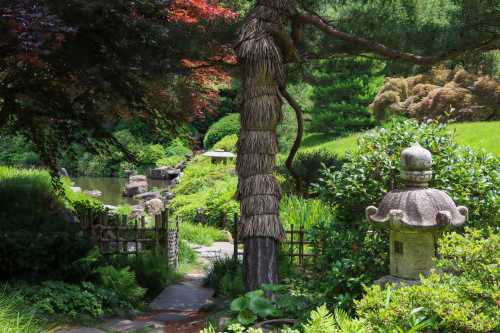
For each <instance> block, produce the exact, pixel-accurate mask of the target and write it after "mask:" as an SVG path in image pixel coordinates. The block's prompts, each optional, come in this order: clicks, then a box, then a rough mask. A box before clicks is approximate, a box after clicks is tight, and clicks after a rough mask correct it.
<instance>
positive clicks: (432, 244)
mask: <svg viewBox="0 0 500 333" xmlns="http://www.w3.org/2000/svg"><path fill="white" fill-rule="evenodd" d="M401 178H402V179H403V181H404V184H405V186H404V188H402V189H396V190H392V191H391V192H389V193H387V194H386V195H385V196H384V198H383V199H382V201H381V202H380V204H379V207H378V208H377V207H374V206H370V207H367V208H366V217H367V219H368V221H370V222H371V223H373V224H375V225H383V226H387V227H388V228H389V229H390V242H391V248H390V259H391V275H392V276H395V277H398V278H403V279H418V277H419V274H423V273H427V272H428V271H429V270H430V269H431V268H432V267H433V258H434V256H435V248H436V240H437V238H438V236H439V234H440V233H441V232H442V231H443V230H444V229H445V228H447V227H450V226H451V227H458V226H461V225H463V224H464V223H465V222H466V220H467V215H468V211H467V208H466V207H462V206H458V207H457V206H456V205H455V203H454V202H453V200H452V199H451V198H450V196H449V195H448V194H447V193H446V192H443V191H440V190H437V189H433V188H427V186H428V184H429V181H430V180H431V179H432V155H431V153H430V152H429V151H428V150H427V149H425V148H423V147H421V146H420V145H419V144H418V143H417V144H414V145H412V146H411V147H409V148H406V149H405V150H403V151H402V153H401Z"/></svg>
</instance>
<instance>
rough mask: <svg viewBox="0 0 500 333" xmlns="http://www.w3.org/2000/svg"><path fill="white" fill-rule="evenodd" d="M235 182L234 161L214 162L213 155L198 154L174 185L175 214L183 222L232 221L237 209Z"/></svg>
mask: <svg viewBox="0 0 500 333" xmlns="http://www.w3.org/2000/svg"><path fill="white" fill-rule="evenodd" d="M236 182H237V179H236V175H235V172H234V163H231V162H229V163H217V164H214V163H212V162H211V161H210V158H207V157H203V156H198V157H195V158H194V159H193V160H192V161H191V162H190V163H189V164H188V166H187V167H186V169H185V170H184V173H183V178H182V181H181V182H180V183H179V184H178V185H177V186H176V187H175V188H174V193H175V197H174V199H173V200H172V201H171V208H172V210H173V214H174V216H176V217H179V218H180V219H181V220H182V221H183V222H184V221H186V222H195V221H196V220H197V219H198V220H200V219H201V221H203V222H204V223H206V224H208V225H211V226H219V227H221V226H223V225H222V224H223V222H224V221H225V219H226V218H227V219H226V220H227V221H232V216H233V215H234V214H235V213H237V212H238V203H237V202H236V200H235V198H234V194H235V192H236ZM197 215H198V218H197ZM185 228H186V229H189V227H185ZM186 231H187V230H186Z"/></svg>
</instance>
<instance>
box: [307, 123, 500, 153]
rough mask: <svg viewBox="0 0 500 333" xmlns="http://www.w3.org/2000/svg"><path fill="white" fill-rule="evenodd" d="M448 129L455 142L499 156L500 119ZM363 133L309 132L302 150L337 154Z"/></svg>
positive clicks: (354, 142) (353, 145) (348, 149)
mask: <svg viewBox="0 0 500 333" xmlns="http://www.w3.org/2000/svg"><path fill="white" fill-rule="evenodd" d="M448 129H449V130H450V131H452V132H454V133H455V142H456V143H458V144H460V145H464V146H469V147H471V148H473V149H474V150H485V151H487V152H489V153H492V154H494V155H496V156H500V144H499V141H500V121H489V122H469V123H456V124H450V125H449V126H448ZM362 134H363V133H355V134H352V135H349V136H346V137H342V138H334V137H332V135H329V134H321V133H311V134H308V135H306V136H305V138H304V140H302V146H301V148H300V149H301V150H302V151H313V150H327V151H330V152H332V153H335V154H336V155H338V156H344V155H345V153H346V152H348V151H353V150H355V149H356V144H357V139H358V138H359V136H360V135H362Z"/></svg>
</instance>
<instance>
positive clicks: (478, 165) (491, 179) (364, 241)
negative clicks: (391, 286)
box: [316, 120, 500, 307]
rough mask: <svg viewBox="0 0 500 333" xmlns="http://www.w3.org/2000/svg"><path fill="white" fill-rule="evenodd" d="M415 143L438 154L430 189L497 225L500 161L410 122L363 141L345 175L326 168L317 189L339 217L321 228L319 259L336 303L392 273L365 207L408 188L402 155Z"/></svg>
mask: <svg viewBox="0 0 500 333" xmlns="http://www.w3.org/2000/svg"><path fill="white" fill-rule="evenodd" d="M415 142H418V143H420V144H421V145H422V146H423V147H424V148H427V149H429V150H430V151H431V152H432V154H433V159H434V165H433V170H434V177H433V180H432V181H431V183H430V186H432V187H435V188H438V189H442V190H445V191H446V192H448V193H449V195H450V196H451V197H452V198H453V199H454V200H455V202H456V203H457V204H458V205H464V206H466V207H468V208H469V212H470V216H469V221H468V223H467V224H468V225H469V226H475V227H486V226H488V225H497V224H498V212H499V205H498V200H497V197H498V191H499V189H500V180H499V178H498V170H499V169H500V161H499V159H498V158H496V157H494V156H492V155H489V154H486V153H482V152H475V151H473V150H471V149H469V148H467V147H462V146H458V145H456V144H455V143H454V142H453V136H452V134H451V133H449V132H447V130H446V127H445V126H442V125H436V124H418V123H416V122H414V121H409V120H406V121H395V122H391V123H389V124H388V125H387V126H386V127H385V128H381V129H378V130H375V131H371V132H369V133H367V134H366V135H364V136H362V137H360V139H359V142H358V148H357V150H356V152H355V153H353V154H347V156H346V160H347V161H346V163H344V164H343V165H342V167H341V168H340V170H336V169H335V168H330V169H326V170H325V171H324V174H323V180H322V181H321V183H320V184H319V186H317V191H318V193H319V195H320V197H321V198H322V200H324V201H326V202H328V203H330V204H331V205H332V206H333V207H334V209H335V216H336V218H335V219H333V220H332V221H331V222H330V223H324V224H322V225H319V226H318V227H317V228H316V233H317V236H316V237H317V238H318V239H321V240H322V241H323V242H324V244H325V246H324V253H323V255H322V257H321V258H320V260H319V267H321V270H320V272H319V274H320V275H322V278H319V279H318V281H319V282H318V283H317V284H316V287H319V289H321V290H323V291H324V293H325V295H326V299H327V300H328V302H330V303H331V304H332V305H335V306H342V307H350V304H352V300H353V299H356V298H359V297H360V296H361V294H362V292H363V284H370V283H371V282H372V281H373V280H374V279H376V278H378V277H380V276H383V275H385V274H386V273H387V268H388V256H387V252H388V244H387V238H388V237H387V232H386V231H385V230H374V229H373V228H372V227H371V226H369V225H368V223H367V222H366V220H365V218H364V210H365V208H366V207H367V206H369V205H375V206H376V205H378V203H379V202H380V200H381V199H382V197H383V196H384V194H385V193H387V192H388V191H390V190H392V189H394V188H397V187H399V186H401V185H402V184H401V181H400V179H399V177H398V176H399V158H400V153H401V151H402V150H403V149H405V148H406V147H409V146H410V145H412V144H413V143H415ZM325 267H329V269H325Z"/></svg>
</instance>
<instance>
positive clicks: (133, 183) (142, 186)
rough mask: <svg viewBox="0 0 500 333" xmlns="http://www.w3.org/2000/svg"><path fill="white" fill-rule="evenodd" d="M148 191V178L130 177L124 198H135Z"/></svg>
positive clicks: (140, 176)
mask: <svg viewBox="0 0 500 333" xmlns="http://www.w3.org/2000/svg"><path fill="white" fill-rule="evenodd" d="M147 191H148V179H147V178H146V176H142V175H137V176H130V178H129V183H128V184H126V185H125V188H124V189H123V196H125V197H133V196H135V195H138V194H142V193H145V192H147Z"/></svg>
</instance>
